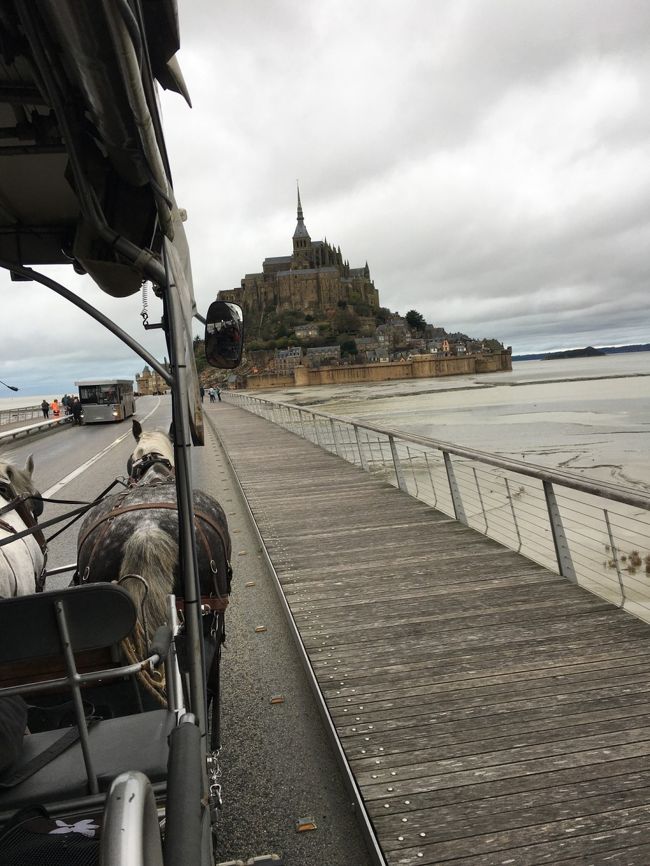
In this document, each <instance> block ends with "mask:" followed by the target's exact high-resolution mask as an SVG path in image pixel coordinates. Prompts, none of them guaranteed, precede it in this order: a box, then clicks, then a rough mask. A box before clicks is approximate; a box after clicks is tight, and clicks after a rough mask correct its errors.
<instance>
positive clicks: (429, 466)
mask: <svg viewBox="0 0 650 866" xmlns="http://www.w3.org/2000/svg"><path fill="white" fill-rule="evenodd" d="M424 462H425V463H426V464H427V470H428V472H429V481H430V482H431V492H432V493H433V507H434V508H437V507H438V496H437V494H436V485H435V484H434V483H433V475H432V474H431V464H430V463H429V455H428V454H425V455H424Z"/></svg>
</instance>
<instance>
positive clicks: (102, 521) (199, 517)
mask: <svg viewBox="0 0 650 866" xmlns="http://www.w3.org/2000/svg"><path fill="white" fill-rule="evenodd" d="M157 462H160V461H159V460H154V461H149V465H152V464H153V463H157ZM134 465H135V464H134ZM129 493H130V490H127V491H125V492H124V493H121V494H120V495H119V497H118V501H117V502H116V503H115V505H114V506H113V508H112V509H111V510H110V511H109V512H108V514H104V515H103V516H102V517H100V518H98V519H97V520H95V521H94V522H93V523H91V524H90V526H88V527H87V529H86V530H85V532H84V533H83V535H81V536H80V537H79V539H78V542H77V550H78V555H80V554H81V549H82V547H83V545H84V544H85V543H86V541H87V540H88V538H89V536H90V535H92V533H93V532H94V531H95V530H96V529H98V528H99V527H100V526H103V529H102V531H101V532H100V533H99V534H98V536H97V540H96V541H95V543H94V545H93V549H92V551H91V553H90V556H89V557H88V559H89V561H90V562H92V560H93V558H94V556H95V551H96V550H97V549H98V548H99V547H100V546H101V544H103V542H104V541H105V539H106V537H107V535H108V533H109V532H110V528H111V523H112V522H113V520H114V519H115V518H116V517H118V516H119V515H120V514H128V513H129V512H131V511H145V510H152V511H155V510H159V509H161V508H165V509H167V510H168V511H177V510H178V507H177V505H176V503H174V502H148V503H136V504H135V505H122V504H121V503H122V502H123V500H124V498H125V497H126V496H128V494H129ZM194 517H195V520H194V526H195V529H196V532H197V536H198V541H199V543H200V544H201V546H202V548H203V551H204V553H205V555H206V557H207V558H208V560H209V562H210V570H211V573H212V581H213V584H214V590H215V593H216V596H215V595H202V596H201V598H200V603H201V608H202V613H203V614H208V613H214V614H217V613H225V611H226V608H227V607H228V595H227V594H226V595H222V594H221V592H220V590H219V585H218V583H217V579H216V578H217V572H216V563H215V561H214V559H213V558H212V556H211V550H210V544H209V541H208V538H207V536H206V534H205V530H204V529H203V527H202V525H201V521H204V522H205V523H207V525H208V526H210V528H211V529H212V530H214V532H216V533H217V535H218V536H219V538H220V539H221V543H222V547H223V550H224V551H225V550H226V549H227V548H226V540H225V539H224V537H223V531H222V529H221V527H220V526H219V525H218V524H217V523H216V522H215V521H214V520H213V519H212V518H211V516H210V515H209V514H207V513H206V512H204V511H197V510H195V511H194ZM89 569H90V566H86V569H85V571H84V574H83V575H82V576H81V578H80V581H81V582H82V583H85V582H86V581H87V580H88V577H89V574H90V571H89ZM231 578H232V567H231V565H230V562H229V561H228V560H226V581H227V586H228V590H227V592H228V591H229V589H230V580H231ZM176 608H177V610H178V611H179V612H183V611H184V610H185V600H184V599H182V598H177V599H176Z"/></svg>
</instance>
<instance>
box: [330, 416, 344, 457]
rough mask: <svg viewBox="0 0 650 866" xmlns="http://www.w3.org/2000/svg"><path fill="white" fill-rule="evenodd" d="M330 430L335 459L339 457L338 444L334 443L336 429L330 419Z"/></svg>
mask: <svg viewBox="0 0 650 866" xmlns="http://www.w3.org/2000/svg"><path fill="white" fill-rule="evenodd" d="M330 428H331V430H332V445H333V447H334V453H335V454H336V456H337V457H340V456H341V455H340V453H339V443H338V442H337V441H336V428H335V427H334V419H333V418H330Z"/></svg>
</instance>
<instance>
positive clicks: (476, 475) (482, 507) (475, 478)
mask: <svg viewBox="0 0 650 866" xmlns="http://www.w3.org/2000/svg"><path fill="white" fill-rule="evenodd" d="M472 472H473V473H474V481H475V482H476V492H477V493H478V501H479V502H480V503H481V511H482V512H483V522H484V523H485V533H486V534H487V531H488V519H487V514H486V511H485V505H484V504H483V494H482V493H481V485H480V484H479V483H478V474H477V472H476V466H472Z"/></svg>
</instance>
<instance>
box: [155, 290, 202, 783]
mask: <svg viewBox="0 0 650 866" xmlns="http://www.w3.org/2000/svg"><path fill="white" fill-rule="evenodd" d="M163 302H164V310H165V316H166V318H167V321H168V322H169V339H168V343H169V345H168V348H169V356H170V357H169V360H170V366H171V369H172V372H173V374H174V375H173V380H172V386H171V393H172V419H173V423H174V460H175V469H176V496H177V500H178V530H179V538H178V542H179V544H178V548H179V564H180V575H181V581H182V586H183V596H184V599H185V630H186V635H187V652H188V656H189V657H191V658H192V660H193V661H192V664H190V665H189V681H190V707H189V709H190V711H191V712H192V713H194V715H195V716H196V718H197V721H198V725H199V730H200V731H201V735H202V737H203V738H204V739H203V742H204V743H205V737H206V734H207V727H208V720H207V695H206V687H205V662H204V651H203V628H202V622H201V604H200V602H201V590H200V586H199V568H198V561H197V554H196V545H195V536H194V495H193V490H192V469H191V465H190V450H191V437H190V432H189V431H190V425H189V409H188V404H187V394H188V390H189V388H190V387H191V382H190V381H189V379H188V376H187V367H186V359H185V351H186V342H187V341H186V328H185V322H184V320H183V310H182V308H181V303H180V298H179V296H178V293H177V292H176V291H175V289H174V287H172V286H171V285H170V284H169V282H168V283H167V285H166V286H165V287H164V294H163ZM191 348H192V344H191V341H190V344H189V350H188V351H191ZM206 785H207V776H206Z"/></svg>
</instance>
